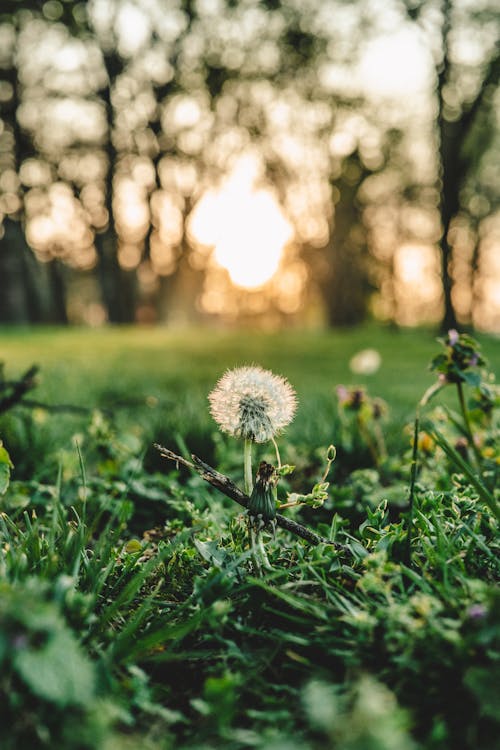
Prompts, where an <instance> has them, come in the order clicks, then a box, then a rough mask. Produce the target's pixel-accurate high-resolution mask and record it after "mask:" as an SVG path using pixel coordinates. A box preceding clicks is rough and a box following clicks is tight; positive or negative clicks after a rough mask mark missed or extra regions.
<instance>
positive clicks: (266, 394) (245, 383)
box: [208, 366, 297, 495]
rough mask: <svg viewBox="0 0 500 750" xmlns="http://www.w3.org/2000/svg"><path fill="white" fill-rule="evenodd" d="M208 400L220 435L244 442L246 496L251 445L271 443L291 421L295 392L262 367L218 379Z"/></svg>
mask: <svg viewBox="0 0 500 750" xmlns="http://www.w3.org/2000/svg"><path fill="white" fill-rule="evenodd" d="M208 399H209V401H210V411H211V414H212V416H213V418H214V419H215V421H216V422H217V424H218V425H219V426H220V428H221V429H222V430H223V432H227V433H228V434H229V435H233V436H234V437H239V438H243V439H244V441H245V449H244V459H245V461H244V465H245V490H246V492H247V494H249V495H250V494H251V492H252V487H253V477H252V468H251V446H252V443H265V442H267V441H268V440H272V441H273V442H274V436H275V435H276V434H277V433H278V432H280V431H281V430H282V429H283V427H285V426H286V425H287V424H289V423H290V422H291V421H292V419H293V416H294V414H295V410H296V408H297V398H296V395H295V391H294V390H293V388H292V386H291V385H290V383H289V382H288V380H286V379H285V378H282V377H281V376H280V375H274V373H272V372H270V371H269V370H264V369H262V367H256V366H252V367H237V368H236V369H234V370H228V371H227V372H226V373H225V374H224V375H223V376H222V378H221V379H220V380H219V382H218V383H217V385H216V386H215V388H214V389H213V391H212V392H211V393H210V395H209V397H208Z"/></svg>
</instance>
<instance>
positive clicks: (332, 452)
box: [326, 445, 337, 463]
mask: <svg viewBox="0 0 500 750" xmlns="http://www.w3.org/2000/svg"><path fill="white" fill-rule="evenodd" d="M336 457H337V449H336V447H335V446H334V445H329V446H328V450H327V452H326V460H327V461H328V462H329V463H332V462H333V461H335V459H336Z"/></svg>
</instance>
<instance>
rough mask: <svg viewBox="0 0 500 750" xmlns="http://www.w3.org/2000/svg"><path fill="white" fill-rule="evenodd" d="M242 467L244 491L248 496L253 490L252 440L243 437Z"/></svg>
mask: <svg viewBox="0 0 500 750" xmlns="http://www.w3.org/2000/svg"><path fill="white" fill-rule="evenodd" d="M243 467H244V477H245V493H246V494H247V495H249V496H250V495H251V494H252V490H253V473H252V441H251V440H249V439H248V438H245V443H244V447H243Z"/></svg>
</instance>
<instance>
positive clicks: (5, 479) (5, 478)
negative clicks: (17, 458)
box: [0, 440, 13, 495]
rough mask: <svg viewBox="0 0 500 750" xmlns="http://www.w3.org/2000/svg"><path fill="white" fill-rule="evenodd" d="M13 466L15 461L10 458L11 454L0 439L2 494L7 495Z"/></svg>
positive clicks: (0, 488)
mask: <svg viewBox="0 0 500 750" xmlns="http://www.w3.org/2000/svg"><path fill="white" fill-rule="evenodd" d="M12 468H13V463H12V461H11V460H10V456H9V454H8V453H7V451H6V450H5V448H4V447H3V443H2V441H1V440H0V495H5V493H6V491H7V489H8V486H9V483H10V472H11V469H12Z"/></svg>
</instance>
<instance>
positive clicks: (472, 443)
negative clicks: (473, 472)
mask: <svg viewBox="0 0 500 750" xmlns="http://www.w3.org/2000/svg"><path fill="white" fill-rule="evenodd" d="M457 391H458V400H459V402H460V410H461V412H462V417H463V420H464V427H465V431H466V433H467V437H468V439H469V443H470V446H471V448H472V452H473V453H474V458H475V459H476V463H477V468H478V469H479V473H480V474H481V473H482V461H481V454H480V453H479V449H478V447H477V445H476V443H475V441H474V435H473V433H472V428H471V426H470V419H469V411H468V409H467V406H466V404H465V397H464V388H463V385H462V383H461V382H458V383H457Z"/></svg>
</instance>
